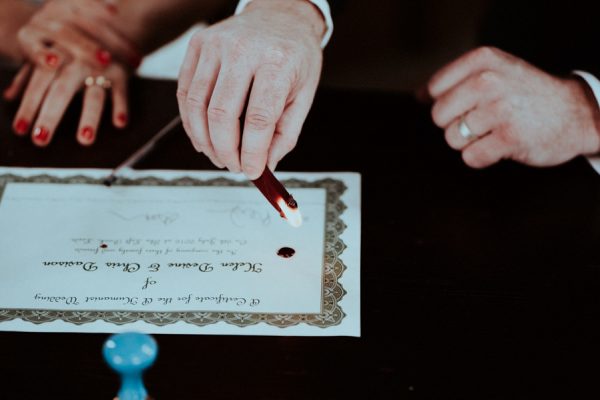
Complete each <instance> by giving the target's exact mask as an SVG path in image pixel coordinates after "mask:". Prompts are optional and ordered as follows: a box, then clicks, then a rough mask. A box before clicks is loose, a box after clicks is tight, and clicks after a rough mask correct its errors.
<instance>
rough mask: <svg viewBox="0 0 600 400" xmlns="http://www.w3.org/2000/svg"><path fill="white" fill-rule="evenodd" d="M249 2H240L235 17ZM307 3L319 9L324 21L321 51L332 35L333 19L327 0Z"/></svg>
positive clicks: (241, 0) (249, 0)
mask: <svg viewBox="0 0 600 400" xmlns="http://www.w3.org/2000/svg"><path fill="white" fill-rule="evenodd" d="M251 1H252V0H240V2H239V3H238V5H237V7H236V9H235V15H238V14H240V13H241V12H242V11H244V8H246V6H247V5H248V3H250V2H251ZM308 1H310V2H311V3H312V4H313V5H314V6H315V7H317V8H318V9H319V11H321V14H322V15H323V19H325V27H326V30H325V34H324V35H323V39H322V40H321V48H322V49H323V48H325V46H327V43H328V42H329V39H331V35H332V34H333V19H332V18H331V9H330V8H329V3H327V0H308Z"/></svg>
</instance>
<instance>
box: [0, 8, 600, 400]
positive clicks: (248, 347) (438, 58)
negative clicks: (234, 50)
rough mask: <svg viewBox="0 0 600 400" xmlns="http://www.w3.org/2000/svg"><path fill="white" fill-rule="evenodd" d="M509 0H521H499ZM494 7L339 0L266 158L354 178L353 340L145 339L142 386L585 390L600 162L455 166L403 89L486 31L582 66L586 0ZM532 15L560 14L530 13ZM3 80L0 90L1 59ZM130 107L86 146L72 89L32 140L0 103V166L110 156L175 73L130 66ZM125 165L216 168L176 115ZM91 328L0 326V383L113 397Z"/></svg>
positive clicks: (120, 154) (537, 393)
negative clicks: (358, 302)
mask: <svg viewBox="0 0 600 400" xmlns="http://www.w3.org/2000/svg"><path fill="white" fill-rule="evenodd" d="M400 3H401V4H400ZM530 4H538V6H539V5H540V4H539V3H530ZM589 4H590V3H588V5H589ZM509 5H511V6H520V7H521V9H520V11H518V12H516V13H511V12H510V11H509V8H508V6H509ZM583 5H585V4H583ZM505 6H506V8H505V7H499V8H495V9H493V8H492V5H489V4H487V3H486V2H477V1H457V2H451V1H439V2H434V1H422V2H409V1H406V2H393V1H387V0H381V1H377V2H366V1H354V2H348V3H347V4H346V6H345V8H343V9H342V10H341V11H340V14H339V15H338V19H337V22H336V36H334V40H333V41H332V44H331V47H329V48H328V49H327V50H326V53H327V55H326V57H327V58H326V61H325V66H326V67H325V72H324V85H323V87H322V88H321V89H320V90H319V92H318V94H317V97H316V100H315V104H314V107H313V110H312V111H311V114H310V115H309V118H308V120H307V122H306V126H305V129H304V132H303V134H302V138H301V140H300V143H299V145H298V148H297V149H296V150H295V151H294V152H293V153H292V154H290V156H289V157H287V158H286V159H285V160H284V161H283V162H282V163H281V166H280V168H281V169H282V170H302V171H358V172H360V173H361V174H362V178H363V187H362V196H363V210H362V212H363V215H362V217H363V219H362V223H363V230H362V249H361V251H362V259H361V264H362V271H361V275H362V277H361V280H362V329H363V332H362V337H361V338H344V337H335V338H297V337H291V338H286V337H234V336H175V335H160V336H157V340H158V343H159V352H160V354H159V359H158V361H157V363H156V365H155V366H154V367H153V368H152V369H151V370H150V371H149V372H148V374H147V378H146V382H147V385H148V388H149V390H150V393H151V394H152V395H153V396H154V397H155V398H158V399H201V398H206V399H233V398H248V399H342V398H357V397H360V398H369V399H401V398H402V399H403V398H407V399H410V398H415V399H418V398H425V399H509V398H510V399H531V398H536V399H537V398H563V399H564V398H569V399H571V398H592V397H597V396H598V395H599V394H600V386H599V385H598V380H599V379H598V374H599V372H600V371H599V370H600V367H599V362H598V360H600V351H599V350H600V346H599V345H598V343H600V325H599V324H598V321H599V319H600V251H599V250H600V177H598V176H597V174H596V173H594V172H593V171H592V170H591V168H590V167H589V165H588V164H587V163H586V161H585V160H583V159H581V158H579V159H576V160H574V161H572V162H570V163H568V164H565V165H563V166H560V167H557V168H549V169H533V168H526V167H523V166H519V165H516V164H513V163H509V162H505V163H501V164H500V165H497V166H495V167H492V168H490V169H487V170H484V171H474V170H471V169H468V168H467V167H465V166H464V165H463V164H462V162H461V160H460V155H459V154H458V153H456V152H454V151H452V150H450V149H449V148H448V147H447V146H446V144H445V143H444V141H443V137H442V134H441V132H440V131H439V130H438V129H437V128H435V127H434V126H433V125H432V123H431V121H430V117H429V110H428V106H426V105H420V104H418V103H417V102H415V101H414V99H413V98H412V96H411V94H410V93H409V90H412V89H413V88H414V87H416V86H417V85H418V84H419V83H421V82H423V81H424V80H426V78H427V76H428V75H429V73H430V72H431V71H433V70H434V69H435V68H437V66H439V64H440V63H442V62H444V61H446V60H449V59H451V58H453V57H454V56H455V55H457V54H459V53H460V52H462V51H463V50H466V49H467V48H469V47H470V46H471V45H472V44H474V43H477V42H479V41H482V42H483V41H484V39H483V38H486V37H487V38H493V37H495V39H494V41H495V43H506V46H509V45H512V46H514V47H511V49H514V51H515V52H520V53H519V54H521V55H523V56H525V55H527V54H529V55H530V56H531V57H533V58H535V60H536V62H537V63H539V64H540V65H542V64H543V65H545V66H547V67H548V68H549V69H551V68H554V69H555V70H556V71H564V69H565V68H566V69H567V70H568V69H569V68H579V67H580V65H581V67H585V65H589V66H590V68H593V67H594V65H595V64H594V58H595V54H596V53H597V52H596V51H595V47H593V46H592V47H585V46H584V45H583V43H584V42H585V40H589V41H590V42H594V40H595V39H596V37H597V35H596V34H595V33H593V32H591V33H590V32H588V34H587V36H586V34H584V33H583V31H585V30H588V31H593V30H594V29H595V27H596V26H597V25H596V24H594V23H593V22H594V21H593V19H594V17H595V16H596V15H598V14H594V13H592V12H580V11H578V10H585V8H581V7H582V4H579V3H578V2H570V3H569V4H567V5H565V4H563V5H562V7H554V6H552V7H551V6H549V5H545V6H544V5H542V8H538V9H537V10H538V11H537V12H538V14H536V12H533V13H532V12H530V11H527V10H526V9H525V8H524V6H523V5H512V4H510V2H507V3H505ZM488 7H489V8H488ZM495 7H498V6H495ZM531 9H532V10H534V11H535V8H531ZM489 10H496V11H495V13H496V14H494V15H496V17H495V18H491V17H490V15H491V14H490V11H489ZM484 11H485V12H484ZM541 11H544V12H548V13H550V12H551V13H550V14H551V15H554V17H556V15H558V16H562V17H565V18H566V17H568V18H566V19H564V20H568V21H570V22H569V24H570V25H564V24H563V25H553V24H551V23H547V22H544V24H541V21H542V19H540V18H537V17H536V16H538V17H539V15H540V14H539V12H541ZM502 15H504V17H501V16H502ZM488 18H490V19H488ZM502 18H505V19H504V21H505V22H504V23H502V21H503V19H502ZM506 18H508V19H506ZM581 18H583V19H581ZM564 20H563V22H564ZM507 21H508V22H507ZM546 21H547V20H546ZM555 21H560V20H555ZM484 22H485V24H484ZM517 22H519V23H524V26H525V27H519V24H517ZM556 23H558V22H556ZM494 24H498V27H499V28H498V29H491V30H489V31H486V30H485V29H489V27H493V26H495V25H494ZM540 24H541V25H544V26H545V27H546V28H552V27H554V28H555V29H554V31H555V32H553V33H552V32H546V33H544V31H543V30H542V29H541V28H539V27H540V26H541V25H540ZM484 25H485V26H487V27H488V28H484ZM528 26H529V28H528ZM556 26H559V27H560V29H556ZM508 28H510V29H508ZM538 28H539V29H538ZM580 28H581V29H582V30H583V31H580ZM523 29H524V30H523ZM550 31H552V29H550ZM486 35H487V36H486ZM494 35H495V36H494ZM515 37H516V38H517V39H519V38H520V39H521V40H516V41H515V40H514V39H515ZM540 38H541V39H540ZM543 38H555V39H553V40H550V39H548V40H542V39H543ZM556 38H558V39H556ZM489 40H490V41H491V40H492V39H489ZM578 40H579V41H578ZM581 41H583V42H581ZM588 43H589V42H588ZM519 46H520V47H519ZM542 48H546V50H543V51H542V50H541V49H542ZM590 49H591V50H590ZM536 50H537V51H538V53H537V54H538V55H537V56H536V53H535V51H536ZM587 50H590V51H587ZM567 54H568V57H567ZM536 57H538V58H536ZM574 57H576V58H574ZM586 60H591V61H587V62H589V64H585V65H584V63H585V62H586ZM566 64H573V65H572V66H570V65H566ZM0 78H1V79H0V83H1V84H2V85H3V86H5V85H6V84H7V83H8V80H9V79H10V72H8V71H3V72H2V74H0ZM165 99H166V100H165ZM132 104H134V107H133V111H132V118H131V120H132V125H131V126H130V128H129V129H127V130H125V131H117V130H114V129H112V128H110V127H109V124H108V123H107V122H108V121H107V120H105V121H104V124H103V127H104V128H103V131H102V134H101V135H100V136H99V139H98V143H97V144H96V145H95V146H94V147H93V148H89V149H87V148H82V147H80V146H78V145H77V144H76V143H75V140H74V131H75V128H76V125H77V117H78V110H79V107H80V104H77V103H76V104H74V105H73V107H72V109H71V110H70V111H69V114H68V115H67V117H66V119H65V121H64V122H63V124H62V125H61V127H60V131H61V132H59V134H57V135H56V138H55V139H56V140H55V141H54V142H53V143H52V145H51V146H50V147H49V148H48V149H46V150H42V149H37V148H34V147H33V146H31V144H30V143H29V141H28V139H26V138H18V137H16V136H14V135H11V134H6V132H9V131H10V122H11V119H12V115H14V111H15V105H10V104H5V103H2V105H1V107H0V128H1V129H2V132H5V134H3V135H0V165H19V166H55V167H113V166H115V165H116V164H117V163H118V162H120V161H121V160H123V159H124V158H125V157H126V156H127V155H128V154H130V153H131V151H132V150H133V149H135V148H136V147H137V146H139V145H140V143H142V142H143V141H144V139H145V138H147V137H148V136H149V135H151V134H152V133H153V132H155V131H156V130H157V129H158V128H159V127H160V126H162V125H163V124H164V123H166V122H167V121H169V120H170V119H171V118H172V117H173V116H174V115H176V112H177V107H176V103H175V84H174V83H172V82H161V81H135V82H134V83H133V87H132ZM140 167H141V168H174V169H210V168H212V167H211V166H210V165H209V163H208V161H207V160H206V159H205V158H204V157H201V156H198V155H197V154H195V153H194V151H193V149H192V148H191V146H190V145H189V143H188V142H187V138H186V137H185V135H184V133H183V131H181V129H179V130H178V131H176V132H174V133H173V134H172V135H170V136H169V137H167V138H166V139H165V140H164V141H163V142H162V143H161V146H160V149H159V150H158V151H156V152H154V153H152V154H151V155H150V156H149V157H148V158H147V159H145V160H144V161H143V163H141V164H140ZM106 337H107V335H103V334H32V333H0V384H1V385H2V390H0V399H33V398H49V399H54V398H56V399H59V398H60V399H76V398H77V399H82V398H91V399H110V398H112V396H114V394H115V393H116V391H117V387H118V379H117V377H116V376H115V375H114V374H113V373H112V372H111V371H110V370H109V369H108V368H107V367H106V366H105V365H104V363H103V361H102V358H101V354H100V349H101V346H102V343H103V342H104V340H106Z"/></svg>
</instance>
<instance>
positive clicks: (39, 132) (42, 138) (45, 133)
mask: <svg viewBox="0 0 600 400" xmlns="http://www.w3.org/2000/svg"><path fill="white" fill-rule="evenodd" d="M48 137H50V131H49V130H48V129H47V128H45V127H43V126H38V127H37V128H35V130H34V131H33V139H34V140H35V141H37V142H39V143H46V141H47V140H48Z"/></svg>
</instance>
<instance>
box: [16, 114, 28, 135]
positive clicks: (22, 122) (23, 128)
mask: <svg viewBox="0 0 600 400" xmlns="http://www.w3.org/2000/svg"><path fill="white" fill-rule="evenodd" d="M14 128H15V132H16V133H17V134H18V135H24V134H25V133H27V131H28V130H29V121H27V120H26V119H24V118H19V119H18V120H17V122H15V126H14Z"/></svg>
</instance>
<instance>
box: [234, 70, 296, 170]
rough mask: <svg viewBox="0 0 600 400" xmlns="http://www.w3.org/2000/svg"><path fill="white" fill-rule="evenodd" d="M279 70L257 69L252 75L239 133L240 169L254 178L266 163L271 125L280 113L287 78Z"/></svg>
mask: <svg viewBox="0 0 600 400" xmlns="http://www.w3.org/2000/svg"><path fill="white" fill-rule="evenodd" d="M285 76H286V75H285V73H282V71H281V70H279V69H277V70H273V69H272V68H269V67H263V68H260V69H259V70H258V71H256V74H255V76H254V83H253V84H252V92H251V93H250V100H249V102H248V108H247V110H246V120H245V122H244V135H243V136H242V153H241V161H242V171H243V172H244V173H245V174H246V176H247V177H248V178H249V179H256V178H258V177H259V176H260V175H261V174H262V172H263V170H264V168H265V165H266V164H267V157H268V153H269V148H270V146H271V141H272V139H273V133H274V132H275V126H276V124H277V122H278V121H279V118H280V117H281V114H282V113H283V110H284V108H285V104H286V101H287V98H288V96H289V93H290V89H291V80H290V79H286V78H285Z"/></svg>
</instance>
